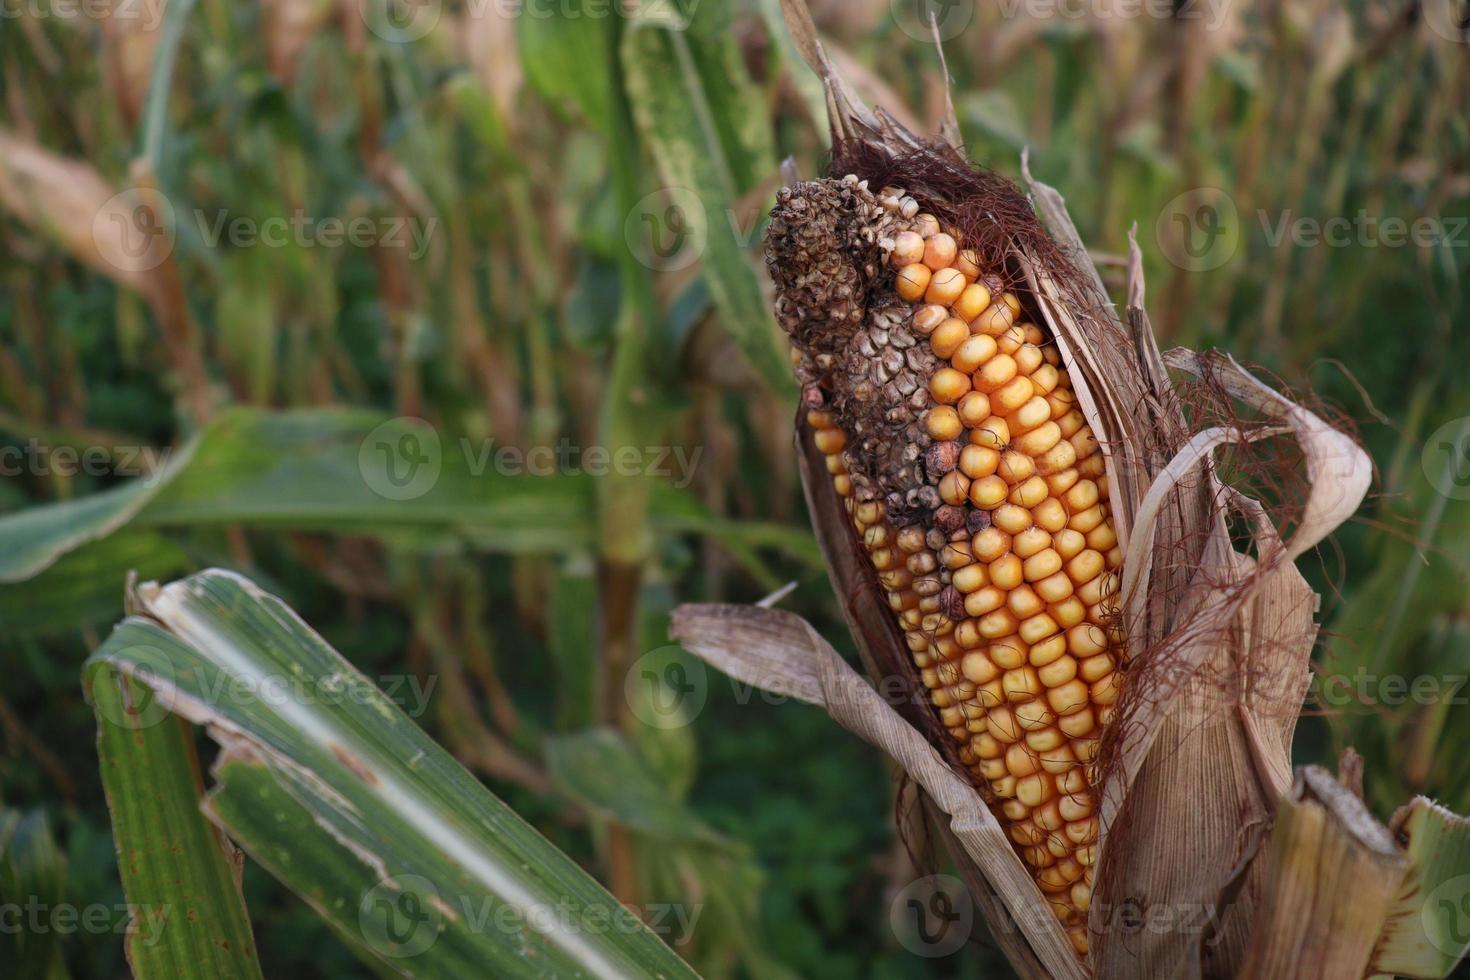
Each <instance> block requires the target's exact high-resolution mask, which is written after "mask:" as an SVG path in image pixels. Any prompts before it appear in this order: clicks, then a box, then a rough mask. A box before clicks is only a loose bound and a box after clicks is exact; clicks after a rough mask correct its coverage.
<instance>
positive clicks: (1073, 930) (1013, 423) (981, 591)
mask: <svg viewBox="0 0 1470 980" xmlns="http://www.w3.org/2000/svg"><path fill="white" fill-rule="evenodd" d="M768 244H769V248H768V252H767V263H768V265H769V267H770V271H771V275H772V278H773V280H774V281H775V283H776V286H777V300H776V313H777V319H778V320H779V321H780V323H781V325H782V327H783V328H784V329H785V330H786V332H787V333H788V334H789V335H790V337H791V338H792V341H793V343H794V348H793V363H794V366H795V371H796V375H797V378H798V380H799V381H800V382H801V384H802V391H803V403H804V410H805V411H806V413H807V414H806V420H807V423H808V425H809V427H810V430H811V432H812V438H813V440H814V441H815V445H816V447H817V449H818V450H819V451H820V452H821V453H822V454H823V457H824V458H825V460H826V463H827V468H828V472H829V473H830V475H831V477H832V479H833V481H834V486H835V489H836V491H837V493H838V494H839V495H840V497H841V498H842V500H843V501H844V503H845V506H846V507H847V510H848V514H849V516H850V518H851V521H852V525H853V528H854V529H855V531H856V533H857V534H858V536H859V538H860V539H861V541H862V544H863V548H864V550H865V552H866V554H867V556H868V558H869V560H870V561H871V563H872V566H873V569H874V571H875V572H876V574H877V578H878V581H879V583H880V584H881V586H882V588H883V590H884V592H885V594H886V598H887V602H888V605H889V606H890V608H891V609H892V610H893V613H894V615H895V616H896V617H897V619H898V623H899V625H900V627H901V628H902V629H903V631H904V636H905V637H906V639H907V644H908V648H909V651H910V652H911V654H912V657H913V663H914V666H915V668H916V669H917V671H918V674H919V676H920V678H921V679H922V681H923V684H924V686H925V688H926V689H927V691H928V693H929V698H930V701H931V702H932V704H933V706H934V708H935V710H936V711H937V713H938V717H939V720H940V723H941V724H942V726H943V727H944V728H945V729H946V730H947V731H948V732H949V735H950V737H952V738H953V739H954V741H955V743H956V748H957V753H956V754H957V755H958V757H959V759H960V760H961V762H962V763H963V764H964V765H965V766H967V767H968V768H969V769H970V770H971V771H972V772H973V773H974V775H975V777H976V781H977V784H978V785H980V786H981V787H983V788H984V789H986V790H988V798H989V799H990V800H991V802H992V803H993V805H994V806H995V808H996V810H997V811H998V815H999V817H1000V818H1001V820H1002V824H1003V826H1005V827H1006V829H1007V832H1008V834H1009V835H1010V838H1011V840H1012V841H1013V842H1014V843H1015V845H1016V846H1017V849H1018V851H1019V853H1020V855H1021V858H1022V859H1023V860H1024V861H1025V862H1026V864H1027V865H1028V867H1029V868H1030V869H1031V871H1032V873H1033V875H1034V877H1035V879H1036V882H1037V884H1038V885H1039V886H1040V888H1041V890H1042V892H1043V893H1044V894H1045V895H1046V897H1047V899H1048V901H1049V902H1050V903H1051V905H1052V908H1053V909H1054V911H1055V912H1056V914H1057V916H1058V917H1059V918H1060V919H1061V921H1062V922H1063V924H1064V925H1065V927H1066V929H1067V932H1068V935H1069V937H1070V938H1071V940H1072V942H1073V944H1074V945H1075V946H1076V948H1077V950H1078V951H1079V953H1085V952H1086V949H1087V930H1086V925H1085V922H1086V912H1087V909H1088V904H1089V897H1090V894H1091V887H1092V877H1093V868H1094V864H1095V859H1096V853H1097V848H1096V842H1097V836H1098V818H1097V814H1096V809H1097V798H1096V797H1097V794H1096V789H1095V787H1096V779H1097V773H1096V766H1095V762H1096V759H1097V754H1098V746H1099V741H1100V736H1101V732H1102V729H1103V727H1104V726H1106V725H1107V724H1108V722H1109V720H1110V718H1111V716H1112V714H1113V710H1114V704H1115V702H1116V699H1117V696H1118V690H1119V683H1120V679H1121V677H1120V675H1119V674H1118V672H1117V669H1116V668H1117V666H1118V664H1119V663H1120V661H1121V659H1122V657H1123V649H1122V642H1121V637H1120V636H1119V634H1118V631H1117V629H1116V626H1115V606H1114V601H1113V598H1112V597H1113V595H1114V594H1115V592H1116V588H1117V582H1118V568H1119V565H1120V563H1121V561H1122V552H1121V549H1120V547H1119V543H1118V540H1117V537H1116V535H1115V534H1114V531H1113V524H1112V520H1111V517H1110V514H1109V505H1108V480H1107V476H1106V473H1105V469H1104V460H1103V454H1102V452H1101V450H1100V448H1099V446H1098V444H1097V441H1096V439H1095V437H1094V435H1093V432H1092V430H1091V428H1090V427H1089V426H1088V425H1087V423H1086V420H1085V419H1084V417H1083V415H1082V412H1081V411H1080V410H1079V408H1078V405H1077V401H1076V397H1075V395H1074V394H1073V390H1072V384H1071V381H1070V379H1069V378H1068V375H1067V370H1066V367H1065V366H1064V365H1063V364H1062V363H1061V357H1060V354H1059V351H1058V349H1057V347H1056V345H1055V344H1054V343H1052V342H1051V338H1050V336H1049V335H1048V332H1047V331H1046V330H1045V329H1043V328H1042V327H1040V326H1038V325H1036V324H1035V323H1033V322H1029V321H1028V320H1027V319H1026V318H1025V315H1024V307H1023V304H1022V302H1021V300H1020V298H1019V297H1018V296H1017V295H1016V293H1015V292H1011V291H1007V290H1006V289H1005V287H1004V283H1003V280H1002V279H1001V278H1000V277H999V276H998V275H996V274H995V270H987V269H984V268H982V267H981V264H980V263H981V259H980V257H979V256H978V255H977V254H976V253H975V252H974V251H972V250H969V249H967V248H966V247H965V242H963V241H961V240H959V239H958V235H957V233H956V232H955V230H954V229H946V228H943V227H941V223H940V221H939V220H938V219H937V218H936V217H934V216H933V215H930V214H925V213H921V212H920V205H919V203H918V202H917V201H916V200H915V199H914V198H913V197H909V196H907V195H905V194H904V192H903V191H902V190H899V189H896V188H885V189H884V190H883V191H881V192H880V193H878V194H874V193H872V192H871V191H870V190H869V189H868V186H867V183H866V182H865V181H860V180H859V179H858V178H857V177H856V176H852V175H849V176H847V177H845V178H843V179H841V180H836V179H824V180H816V181H808V182H804V183H800V184H797V185H795V186H793V187H788V188H783V189H782V190H781V192H780V193H779V195H778V198H777V206H776V208H775V209H774V210H773V211H772V215H771V224H770V230H769V233H768Z"/></svg>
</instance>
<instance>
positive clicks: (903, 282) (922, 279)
mask: <svg viewBox="0 0 1470 980" xmlns="http://www.w3.org/2000/svg"><path fill="white" fill-rule="evenodd" d="M933 275H934V274H933V273H932V272H930V271H929V267H928V266H927V265H923V264H921V263H918V262H915V263H913V264H912V265H906V266H904V267H903V268H902V269H900V270H899V272H898V277H897V278H896V279H895V281H894V285H893V288H894V290H895V291H897V293H898V295H899V296H901V297H903V298H904V299H906V300H908V301H909V302H911V303H912V302H914V301H916V300H918V299H919V297H921V296H923V295H924V290H926V289H928V288H929V280H930V279H931V278H933Z"/></svg>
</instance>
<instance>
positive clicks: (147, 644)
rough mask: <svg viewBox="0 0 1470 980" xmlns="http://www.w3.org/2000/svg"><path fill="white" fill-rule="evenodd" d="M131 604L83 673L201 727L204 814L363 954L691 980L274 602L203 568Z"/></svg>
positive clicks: (497, 972) (541, 971)
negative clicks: (304, 853)
mask: <svg viewBox="0 0 1470 980" xmlns="http://www.w3.org/2000/svg"><path fill="white" fill-rule="evenodd" d="M139 601H140V602H141V603H142V604H143V606H144V608H145V611H146V612H147V613H148V615H149V616H150V617H152V618H148V619H145V618H142V617H134V618H130V619H128V620H126V621H124V622H123V623H122V624H120V625H119V626H118V628H117V629H116V630H114V632H113V633H112V635H111V636H110V637H109V638H108V640H107V641H106V643H104V645H103V646H102V648H101V649H100V650H98V652H97V653H96V654H95V655H94V657H93V663H107V664H113V665H115V666H117V667H118V668H119V669H120V670H123V671H125V672H127V673H128V674H130V675H132V676H134V677H136V678H138V679H139V680H141V681H142V682H144V683H145V684H147V685H148V686H150V687H151V688H152V689H154V690H155V691H157V692H158V694H159V695H160V698H161V700H163V701H164V702H166V703H167V704H168V705H169V706H170V707H171V708H172V709H173V710H175V711H177V712H178V713H180V714H182V715H184V716H185V717H187V718H189V719H190V720H191V721H194V722H195V723H197V724H203V725H207V726H208V728H209V731H210V733H211V735H212V736H213V737H215V738H216V740H217V741H219V742H220V744H221V746H222V750H223V756H222V758H223V760H224V761H223V763H222V765H221V769H220V778H221V780H222V784H223V786H224V789H223V790H222V791H217V792H220V799H219V800H218V802H217V803H216V801H215V799H214V798H213V797H211V799H210V801H209V804H208V805H209V807H210V809H211V812H213V813H214V814H215V815H216V816H217V817H218V818H219V819H220V820H221V821H222V822H224V824H225V826H226V827H227V829H233V826H234V822H235V821H238V822H239V830H240V839H241V843H242V844H244V845H245V846H246V847H247V848H248V850H249V853H251V854H252V855H254V856H258V858H259V859H260V861H261V863H262V864H264V865H266V866H267V867H268V868H273V869H276V870H278V871H279V873H280V874H281V875H282V878H283V880H284V882H285V883H286V884H287V885H288V886H290V887H292V888H293V889H295V890H296V891H298V893H300V894H302V895H303V897H305V898H307V900H308V901H314V902H320V903H321V905H320V907H321V909H322V910H323V911H324V913H325V914H328V915H329V916H330V917H332V918H333V920H334V921H333V926H334V928H335V929H336V931H337V932H338V934H339V935H342V936H344V938H347V939H348V941H349V942H353V943H354V945H355V948H356V950H357V951H358V952H359V953H360V954H362V955H364V956H366V957H369V958H371V959H375V960H377V961H380V962H382V963H383V964H384V965H385V966H388V967H391V968H395V969H399V970H404V971H409V972H412V973H414V974H415V975H421V976H446V977H455V976H464V975H465V973H464V972H463V964H464V963H465V962H466V961H468V962H474V963H477V964H479V966H478V968H477V970H478V972H479V973H480V974H481V975H487V976H504V977H515V976H594V977H623V976H630V975H634V976H646V975H655V976H660V975H661V976H671V977H672V976H691V975H692V974H691V973H690V971H689V969H688V967H687V966H685V965H684V964H683V962H682V961H681V960H680V959H679V958H678V957H677V956H676V955H675V954H674V953H673V952H672V951H671V950H669V949H668V947H666V946H665V945H664V944H663V943H662V942H660V941H659V939H658V938H657V937H656V936H654V935H653V933H651V932H650V931H648V930H647V929H646V928H644V927H643V926H642V925H639V924H637V923H635V922H633V921H632V920H631V919H630V916H629V914H628V913H627V912H626V911H625V910H623V909H622V908H621V906H620V905H619V904H618V903H617V901H616V900H615V899H614V898H613V897H612V896H611V895H609V894H608V893H607V892H606V891H605V890H603V889H602V888H601V886H599V885H598V884H597V883H596V882H595V881H594V880H593V879H592V878H591V877H589V876H588V875H587V874H586V872H584V871H582V870H581V869H580V868H579V867H577V866H576V865H575V864H574V863H573V862H572V861H571V860H570V859H569V858H567V857H566V856H565V855H563V854H562V853H561V852H559V851H557V850H556V849H555V848H554V847H553V846H552V845H551V844H549V843H548V842H547V841H546V840H545V839H544V838H543V837H542V836H541V835H540V834H539V833H537V832H536V831H535V830H534V829H533V828H532V827H531V826H530V825H528V824H526V823H525V822H524V821H522V820H521V819H520V818H519V817H518V816H517V815H516V814H515V813H514V812H512V811H511V810H510V809H509V808H508V807H506V806H505V804H504V803H502V802H501V801H500V800H499V799H497V798H496V797H495V796H494V795H492V794H491V793H490V792H489V791H487V790H486V789H485V788H484V786H482V785H481V784H480V783H479V782H478V781H477V780H476V779H475V778H474V777H473V776H471V775H470V774H469V773H468V772H467V771H466V770H465V769H464V768H463V767H462V766H461V765H460V764H459V763H458V762H457V761H455V759H454V758H453V757H451V756H450V755H449V754H448V753H447V752H445V751H444V750H443V749H442V748H440V747H439V746H438V745H437V744H435V743H434V742H433V741H432V740H431V739H429V737H428V736H427V735H425V734H424V733H423V732H422V731H421V730H420V729H419V728H418V727H417V726H416V725H415V724H414V723H413V722H412V721H411V720H410V719H409V718H408V716H407V715H405V714H404V713H403V712H402V711H401V710H399V708H398V707H397V706H396V705H395V704H394V703H393V702H392V701H391V700H389V698H388V697H387V696H386V695H385V694H384V693H383V692H382V691H380V690H379V689H378V688H377V687H375V686H374V685H373V684H371V683H370V682H369V681H368V680H367V679H366V678H365V677H364V676H363V675H362V674H360V673H359V672H358V671H357V670H356V669H355V668H354V667H353V666H352V665H351V664H350V663H348V662H347V661H346V660H344V659H343V658H342V657H341V656H340V655H339V654H338V653H337V652H336V651H335V650H333V649H332V648H331V647H330V646H329V645H328V644H327V643H326V642H325V641H324V640H323V639H322V638H321V637H320V636H319V635H317V634H316V633H315V632H314V631H312V630H311V628H310V627H308V626H307V625H306V624H305V623H304V622H302V621H301V620H300V619H299V618H298V617H297V616H296V615H295V614H294V613H293V612H292V611H291V610H290V609H289V608H288V607H287V606H286V605H285V604H284V603H282V602H281V601H280V600H279V599H276V598H275V597H273V596H269V595H266V594H265V593H263V592H261V591H260V590H259V589H258V588H256V587H255V586H254V585H252V584H251V583H250V582H248V581H247V580H245V579H243V578H240V577H239V576H236V575H233V574H230V573H227V572H221V571H209V572H203V573H200V574H198V575H195V576H192V577H190V578H188V579H185V580H183V581H180V582H175V583H173V584H172V585H169V586H167V587H164V588H158V587H156V586H148V587H145V588H144V589H143V590H142V591H141V592H140V594H139ZM265 778H268V779H269V780H270V781H271V782H273V783H274V784H275V786H276V788H275V789H273V790H271V792H270V794H269V795H271V796H274V797H277V798H280V799H285V798H287V797H289V799H290V800H292V801H294V804H295V806H296V807H298V808H299V809H300V811H301V813H297V812H295V811H290V810H286V811H282V813H283V819H281V820H279V821H275V822H273V819H272V818H270V812H269V809H268V808H266V809H259V807H260V804H259V803H258V802H256V800H242V798H241V797H240V796H239V795H237V794H238V793H240V792H243V790H241V789H240V787H242V786H255V787H256V788H257V790H258V786H259V781H260V780H262V779H265ZM281 794H284V796H282V795H281ZM256 798H257V799H258V798H259V793H258V792H257V793H256ZM302 813H304V814H306V815H309V817H310V820H311V822H312V824H313V825H314V827H315V828H316V830H315V836H314V837H313V838H310V839H303V838H302V837H301V828H303V827H305V826H307V824H306V823H305V821H304V819H303V817H302ZM273 828H274V829H273ZM283 847H289V848H290V850H291V852H292V853H294V852H295V850H296V849H298V848H308V849H311V848H316V849H325V850H326V851H327V852H337V853H338V854H339V856H340V857H341V858H342V859H343V860H347V859H349V858H350V859H351V860H355V861H356V862H358V863H359V864H360V865H362V868H361V869H354V870H352V871H348V870H346V869H337V870H335V871H334V872H333V873H332V875H331V877H330V882H331V887H332V888H333V889H335V890H336V891H337V893H338V894H336V895H335V897H334V896H333V895H332V894H330V893H323V895H322V896H317V897H314V896H313V895H312V893H311V888H312V887H313V884H312V883H313V882H314V881H315V880H316V879H315V878H314V877H312V875H313V871H312V869H310V868H307V869H304V870H303V871H302V872H300V873H298V872H297V871H296V870H295V869H294V868H293V867H286V866H284V863H283V855H285V854H286V853H287V851H286V850H283V849H282V848H283ZM313 860H316V859H315V858H314V859H313ZM354 889H355V891H356V893H355V894H353V891H354ZM364 909H366V912H363V911H362V910H364ZM375 916H376V917H375ZM426 916H427V917H429V918H428V919H425V917H426ZM425 921H430V922H431V923H432V925H433V928H432V929H428V930H424V929H421V928H418V927H417V926H415V923H421V922H425ZM420 945H422V946H423V947H424V948H422V949H420V948H418V947H419V946H420ZM406 951H411V952H406Z"/></svg>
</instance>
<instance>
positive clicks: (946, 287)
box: [924, 268, 967, 306]
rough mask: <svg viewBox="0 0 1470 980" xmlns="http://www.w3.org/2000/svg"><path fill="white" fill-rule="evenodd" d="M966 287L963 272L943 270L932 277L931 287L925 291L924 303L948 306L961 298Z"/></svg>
mask: <svg viewBox="0 0 1470 980" xmlns="http://www.w3.org/2000/svg"><path fill="white" fill-rule="evenodd" d="M966 285H967V283H966V282H965V274H964V273H963V272H961V271H960V270H958V269H943V268H941V269H939V270H938V271H937V272H935V273H934V275H932V276H930V278H929V285H928V287H927V288H926V289H925V290H924V301H925V302H926V303H938V304H939V305H940V306H948V305H949V304H951V303H953V302H954V301H955V300H957V299H959V298H960V294H961V293H963V292H964V291H965V286H966Z"/></svg>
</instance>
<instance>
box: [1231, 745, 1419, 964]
mask: <svg viewBox="0 0 1470 980" xmlns="http://www.w3.org/2000/svg"><path fill="white" fill-rule="evenodd" d="M1261 864H1262V867H1263V869H1268V873H1267V875H1266V876H1265V878H1264V880H1263V887H1262V898H1261V904H1260V916H1261V918H1262V920H1263V923H1262V924H1263V926H1265V925H1268V924H1269V927H1268V928H1263V929H1260V930H1258V932H1257V935H1256V937H1255V941H1254V942H1252V943H1251V947H1250V950H1249V951H1248V953H1247V955H1246V959H1245V963H1244V964H1243V965H1242V967H1241V970H1240V972H1239V976H1240V977H1241V978H1242V980H1272V978H1275V977H1299V978H1302V980H1308V978H1321V980H1332V978H1336V977H1361V976H1363V975H1364V974H1365V972H1366V971H1367V970H1368V969H1369V964H1370V959H1371V956H1372V953H1373V949H1374V945H1375V942H1376V941H1377V939H1378V935H1379V932H1380V930H1381V929H1382V928H1383V923H1384V921H1385V920H1386V919H1387V918H1388V916H1389V914H1390V913H1391V912H1392V910H1393V908H1394V905H1395V900H1396V898H1397V896H1398V892H1399V888H1400V884H1401V883H1402V882H1403V880H1404V878H1405V876H1406V875H1407V874H1408V871H1409V868H1410V861H1409V859H1408V857H1406V856H1405V855H1404V853H1403V852H1402V851H1401V850H1400V849H1399V848H1398V846H1397V845H1396V844H1395V842H1394V839H1393V835H1392V834H1390V833H1389V831H1388V829H1387V828H1386V827H1384V826H1383V825H1382V824H1380V823H1379V822H1378V821H1377V820H1375V819H1374V817H1373V815H1372V814H1371V813H1369V812H1368V808H1367V807H1365V806H1364V805H1363V801H1362V800H1360V799H1358V797H1357V796H1356V795H1355V794H1354V793H1353V792H1352V791H1351V790H1350V789H1347V788H1346V787H1344V786H1343V785H1341V784H1340V783H1339V782H1338V781H1337V780H1335V779H1334V778H1333V777H1332V775H1331V774H1330V773H1328V772H1327V771H1326V770H1325V769H1322V768H1320V767H1318V766H1306V767H1304V768H1303V769H1302V770H1300V771H1299V772H1298V774H1297V778H1296V781H1295V783H1294V784H1293V785H1292V787H1291V789H1290V791H1289V792H1288V793H1287V795H1286V797H1285V798H1284V799H1283V800H1282V801H1281V805H1280V807H1279V808H1278V810H1277V813H1276V826H1275V830H1274V833H1273V834H1272V838H1271V846H1270V852H1269V859H1268V860H1267V861H1263V862H1261Z"/></svg>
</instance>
